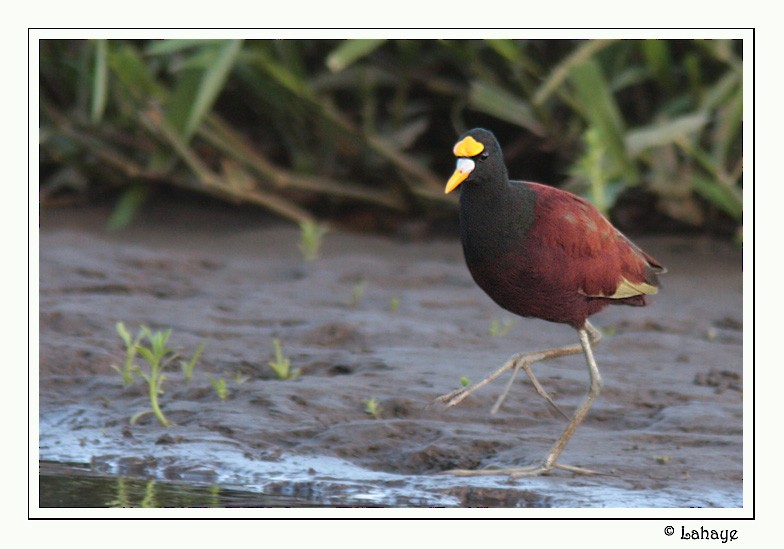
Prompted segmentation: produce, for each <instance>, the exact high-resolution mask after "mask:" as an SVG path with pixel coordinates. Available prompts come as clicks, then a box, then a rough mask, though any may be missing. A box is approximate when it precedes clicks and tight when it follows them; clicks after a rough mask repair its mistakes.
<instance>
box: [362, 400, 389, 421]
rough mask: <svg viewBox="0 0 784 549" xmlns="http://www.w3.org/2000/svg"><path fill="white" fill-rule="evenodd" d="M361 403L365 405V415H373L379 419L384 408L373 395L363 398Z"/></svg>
mask: <svg viewBox="0 0 784 549" xmlns="http://www.w3.org/2000/svg"><path fill="white" fill-rule="evenodd" d="M362 403H363V404H364V405H365V413H366V414H367V415H369V416H373V417H374V418H376V419H381V412H383V411H384V409H383V408H382V407H381V404H380V403H379V401H378V400H377V399H376V398H375V397H373V398H371V399H368V400H363V401H362Z"/></svg>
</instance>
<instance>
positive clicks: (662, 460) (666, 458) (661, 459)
mask: <svg viewBox="0 0 784 549" xmlns="http://www.w3.org/2000/svg"><path fill="white" fill-rule="evenodd" d="M653 459H654V461H656V463H658V464H659V465H667V463H669V462H670V460H671V459H672V456H653Z"/></svg>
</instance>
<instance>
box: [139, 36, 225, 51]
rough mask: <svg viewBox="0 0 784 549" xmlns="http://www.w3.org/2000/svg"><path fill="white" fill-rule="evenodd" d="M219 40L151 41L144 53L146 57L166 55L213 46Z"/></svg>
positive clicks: (183, 39)
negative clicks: (198, 47)
mask: <svg viewBox="0 0 784 549" xmlns="http://www.w3.org/2000/svg"><path fill="white" fill-rule="evenodd" d="M216 42H220V40H216V39H212V38H182V39H169V40H153V41H151V42H150V43H149V44H148V45H147V47H145V48H144V53H146V54H148V55H168V54H172V53H179V52H181V51H183V50H189V49H191V48H195V47H197V46H204V45H210V44H215V43H216Z"/></svg>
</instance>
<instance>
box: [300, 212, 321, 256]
mask: <svg viewBox="0 0 784 549" xmlns="http://www.w3.org/2000/svg"><path fill="white" fill-rule="evenodd" d="M299 231H300V242H299V249H300V251H301V252H302V257H304V258H305V261H313V260H315V259H318V256H319V251H320V250H321V243H322V240H323V239H324V235H325V234H327V228H326V227H325V226H324V225H320V224H318V223H316V222H315V221H303V222H302V223H300V224H299Z"/></svg>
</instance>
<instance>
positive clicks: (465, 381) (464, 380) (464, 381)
mask: <svg viewBox="0 0 784 549" xmlns="http://www.w3.org/2000/svg"><path fill="white" fill-rule="evenodd" d="M460 385H462V386H463V387H468V386H469V385H471V380H470V379H468V378H467V377H466V376H463V377H461V378H460Z"/></svg>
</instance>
